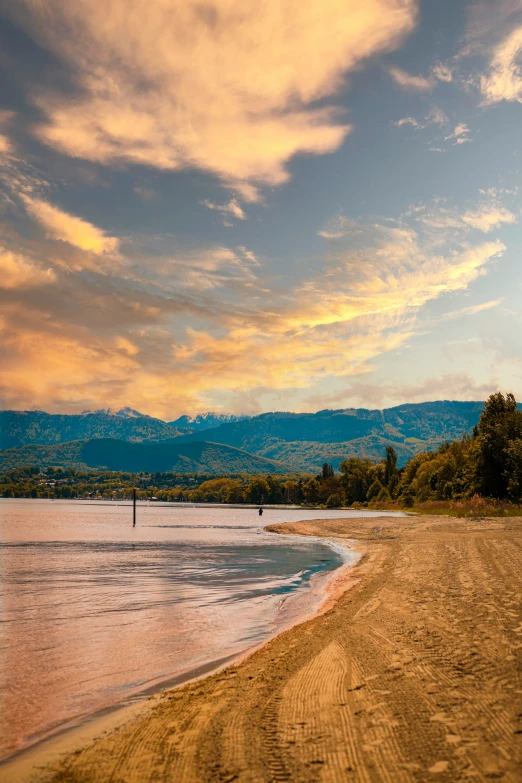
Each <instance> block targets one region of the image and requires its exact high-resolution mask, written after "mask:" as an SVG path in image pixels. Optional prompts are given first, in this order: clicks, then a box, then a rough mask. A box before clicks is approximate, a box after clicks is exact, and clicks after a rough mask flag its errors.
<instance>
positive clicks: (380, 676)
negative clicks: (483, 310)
mask: <svg viewBox="0 0 522 783" xmlns="http://www.w3.org/2000/svg"><path fill="white" fill-rule="evenodd" d="M269 527H270V528H272V530H273V532H278V533H281V534H284V535H291V534H294V535H295V534H297V535H308V536H312V537H320V538H322V539H323V540H324V539H327V538H328V539H330V540H332V539H341V540H344V541H345V542H347V541H349V540H354V539H355V540H357V542H358V545H360V547H361V548H363V549H364V557H363V558H362V559H361V560H360V561H359V563H358V564H357V565H356V566H354V567H353V568H352V569H351V571H352V576H353V577H354V578H353V584H351V586H350V589H348V590H346V581H347V580H345V579H341V580H340V582H341V584H340V585H338V587H339V588H340V591H339V594H335V591H333V593H334V594H333V597H332V602H331V605H329V606H327V607H325V608H324V610H323V612H322V613H318V614H317V615H316V616H314V617H313V619H309V620H305V621H304V622H300V623H299V624H298V625H294V626H293V627H291V628H289V629H288V630H285V631H283V632H282V633H280V634H278V635H277V636H276V637H274V638H272V639H270V640H269V641H268V642H266V643H264V644H263V645H262V646H261V647H260V648H259V649H257V650H255V651H252V652H250V653H249V654H248V655H246V656H245V658H244V659H243V660H242V661H240V662H236V663H234V664H232V665H227V666H226V668H224V669H222V670H221V671H220V672H217V673H215V674H212V675H210V676H207V677H205V678H204V679H200V680H199V681H196V682H192V683H188V684H186V685H183V686H181V687H178V688H176V689H175V690H170V691H168V690H167V691H164V692H163V693H161V694H160V695H158V696H157V697H154V703H152V704H151V705H150V709H148V710H147V711H146V712H144V713H142V714H141V715H138V716H135V717H132V718H129V720H128V722H127V723H124V724H123V725H121V726H120V727H119V728H117V729H112V730H108V731H106V733H103V734H101V735H100V736H98V737H97V738H95V739H93V740H90V741H89V742H88V743H83V745H82V744H81V743H78V745H77V747H76V748H75V749H74V752H71V751H72V750H73V748H68V749H64V751H63V753H62V755H61V757H60V758H59V759H58V760H57V759H55V760H54V762H53V763H52V764H51V765H50V766H47V767H46V768H45V769H40V770H39V775H38V781H42V783H58V781H60V783H87V781H88V783H105V782H106V780H108V779H114V780H118V783H152V781H165V782H167V781H169V783H170V781H172V782H173V783H174V781H176V783H177V781H181V780H182V781H183V783H207V782H208V783H210V781H212V783H213V782H214V781H223V782H225V781H227V782H228V781H237V782H238V783H272V781H274V780H275V781H277V780H281V781H285V780H286V781H295V783H315V782H316V781H319V780H320V781H332V783H333V782H334V781H335V782H336V783H337V781H339V783H341V782H344V781H349V782H351V781H357V782H358V781H361V783H374V781H376V783H380V782H381V781H382V782H383V783H384V781H386V782H387V783H410V782H411V783H419V781H421V782H422V783H424V781H432V780H440V781H443V783H454V782H455V783H456V782H460V781H463V782H464V781H469V780H470V779H471V780H477V781H484V783H487V781H488V780H489V779H493V778H495V779H502V780H503V781H504V783H519V781H520V769H522V674H521V673H522V577H521V574H522V520H520V519H519V518H512V519H511V518H505V519H498V518H492V519H480V520H469V519H462V520H459V519H454V518H450V517H441V516H437V517H427V516H419V517H415V518H412V517H409V518H404V517H403V518H390V517H379V518H371V519H362V518H352V519H337V520H335V519H333V520H319V521H308V522H301V523H297V522H296V523H285V524H280V525H275V526H269ZM358 548H359V547H358ZM339 570H342V569H339ZM339 570H337V571H335V572H334V574H336V573H337V574H338V573H339ZM334 582H335V580H334V579H333V578H332V580H331V585H330V587H331V589H332V590H333V587H334ZM44 761H45V760H44V759H42V764H43V763H44ZM4 769H5V768H4ZM3 771H4V770H3ZM4 779H5V781H6V783H11V782H12V783H14V781H15V780H16V781H17V783H18V781H21V780H23V779H24V778H21V777H18V778H14V777H10V778H3V780H4Z"/></svg>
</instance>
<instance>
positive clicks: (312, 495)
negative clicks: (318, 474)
mask: <svg viewBox="0 0 522 783" xmlns="http://www.w3.org/2000/svg"><path fill="white" fill-rule="evenodd" d="M319 492H320V486H319V482H318V481H317V479H314V478H312V479H310V480H309V481H307V482H306V483H305V484H303V496H304V499H305V500H306V502H307V503H312V504H315V503H317V502H318V500H319Z"/></svg>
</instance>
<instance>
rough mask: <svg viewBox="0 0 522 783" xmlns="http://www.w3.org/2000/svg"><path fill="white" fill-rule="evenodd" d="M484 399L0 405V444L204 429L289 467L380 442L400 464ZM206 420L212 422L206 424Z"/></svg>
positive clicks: (366, 451) (468, 425) (465, 427)
mask: <svg viewBox="0 0 522 783" xmlns="http://www.w3.org/2000/svg"><path fill="white" fill-rule="evenodd" d="M483 406H484V403H482V402H451V401H448V400H443V401H436V402H423V403H418V404H406V405H398V406H396V407H394V408H385V409H383V410H369V409H367V408H346V409H341V410H322V411H318V412H317V413H281V412H279V413H263V414H261V415H260V416H254V417H252V418H243V419H241V418H239V417H236V416H234V415H230V416H225V415H222V414H204V415H201V416H197V417H195V418H193V419H192V418H190V417H188V416H182V417H180V418H179V419H177V420H176V421H175V422H171V423H170V424H168V423H166V422H164V421H161V420H160V419H154V418H152V417H151V416H144V415H143V414H140V413H138V412H137V411H133V410H131V409H130V408H124V409H122V410H120V411H112V410H106V411H91V412H85V413H82V414H75V415H61V414H49V413H43V412H42V411H25V412H24V411H0V448H2V449H7V448H12V447H18V446H27V445H29V444H42V445H43V444H58V443H62V444H64V445H65V444H66V443H70V442H71V441H77V440H82V441H84V440H92V439H107V438H112V439H117V440H118V441H127V442H130V443H132V442H136V443H138V442H144V443H145V442H150V441H157V442H172V441H173V439H174V438H175V440H176V444H177V445H178V446H181V444H188V443H195V442H199V441H201V439H202V438H203V437H204V438H205V441H206V442H212V443H220V444H222V445H224V446H231V447H234V448H236V449H242V450H244V451H246V452H248V453H249V454H250V455H256V456H258V457H265V458H268V459H272V460H278V461H282V462H284V463H285V465H289V466H291V468H292V470H300V471H309V472H316V471H317V470H319V469H320V467H321V465H322V463H323V462H325V461H326V462H329V463H331V464H333V465H334V467H338V465H339V462H340V461H341V460H342V459H344V458H345V457H350V456H367V457H370V458H371V459H374V460H375V459H380V458H382V456H383V454H384V451H385V448H386V446H387V445H390V446H393V447H394V448H395V450H396V451H397V454H398V455H399V465H403V464H404V463H405V462H406V461H407V460H408V459H409V458H410V457H412V456H414V455H415V454H418V453H419V452H421V451H424V450H426V449H436V448H437V447H438V446H439V445H440V444H441V443H443V442H445V441H451V440H454V439H456V438H457V439H458V438H460V437H462V435H463V434H464V433H467V432H471V430H472V428H473V426H474V425H475V424H477V423H478V420H479V416H480V412H481V411H482V408H483ZM212 424H219V426H213V427H212V426H210V425H212ZM173 425H175V426H173ZM202 427H205V428H206V429H205V431H204V434H203V433H202V432H197V431H194V430H195V429H197V428H199V429H201V428H202ZM169 448H171V446H169ZM61 453H62V452H61ZM197 461H198V460H197V459H196V462H197ZM218 461H219V460H218ZM262 472H263V471H262Z"/></svg>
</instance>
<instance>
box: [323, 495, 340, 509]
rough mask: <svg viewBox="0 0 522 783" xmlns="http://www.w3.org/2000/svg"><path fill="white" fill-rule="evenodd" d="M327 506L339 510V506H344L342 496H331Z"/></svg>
mask: <svg viewBox="0 0 522 783" xmlns="http://www.w3.org/2000/svg"><path fill="white" fill-rule="evenodd" d="M326 505H327V507H328V508H339V506H342V500H341V497H340V495H338V494H337V493H336V492H335V493H333V494H332V495H329V496H328V498H327V500H326Z"/></svg>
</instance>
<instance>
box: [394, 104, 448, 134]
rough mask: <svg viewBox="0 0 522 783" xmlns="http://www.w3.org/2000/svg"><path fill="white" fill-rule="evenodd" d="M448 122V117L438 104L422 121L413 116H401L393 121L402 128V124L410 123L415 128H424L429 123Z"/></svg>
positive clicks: (444, 123)
mask: <svg viewBox="0 0 522 783" xmlns="http://www.w3.org/2000/svg"><path fill="white" fill-rule="evenodd" d="M447 123H448V117H447V115H446V112H444V111H443V110H442V109H441V108H440V107H439V106H433V107H432V108H431V109H430V110H429V112H428V113H427V114H426V116H425V117H424V120H423V121H422V122H419V120H416V119H415V117H403V118H402V119H400V120H397V122H394V123H393V125H395V126H396V127H397V128H402V127H403V126H404V125H411V126H412V128H415V130H424V129H425V128H428V127H429V126H430V125H446V124H447Z"/></svg>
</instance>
